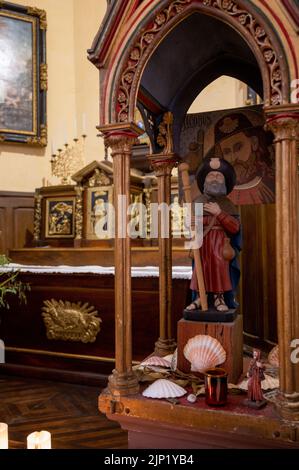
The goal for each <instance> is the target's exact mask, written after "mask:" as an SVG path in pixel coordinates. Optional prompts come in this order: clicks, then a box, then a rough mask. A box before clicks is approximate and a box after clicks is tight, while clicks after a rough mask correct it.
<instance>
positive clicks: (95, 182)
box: [88, 168, 110, 188]
mask: <svg viewBox="0 0 299 470" xmlns="http://www.w3.org/2000/svg"><path fill="white" fill-rule="evenodd" d="M109 185H110V178H108V176H107V175H106V174H105V173H104V172H103V171H101V170H100V169H99V168H96V169H95V171H94V174H93V175H92V177H91V178H89V180H88V186H89V187H90V188H95V187H97V186H109Z"/></svg>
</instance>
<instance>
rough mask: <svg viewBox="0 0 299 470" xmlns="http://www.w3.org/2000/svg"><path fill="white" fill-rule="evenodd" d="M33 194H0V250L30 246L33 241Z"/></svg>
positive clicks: (6, 252)
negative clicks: (0, 232)
mask: <svg viewBox="0 0 299 470" xmlns="http://www.w3.org/2000/svg"><path fill="white" fill-rule="evenodd" d="M33 221H34V194H33V193H14V192H0V231H2V234H1V237H0V250H1V253H5V254H6V255H8V253H9V250H12V249H18V248H24V247H26V246H30V243H31V241H32V239H33Z"/></svg>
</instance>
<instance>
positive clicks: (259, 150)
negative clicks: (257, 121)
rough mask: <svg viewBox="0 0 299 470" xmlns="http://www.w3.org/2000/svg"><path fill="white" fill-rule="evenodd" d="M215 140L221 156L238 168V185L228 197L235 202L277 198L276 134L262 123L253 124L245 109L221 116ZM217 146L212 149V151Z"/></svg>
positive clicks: (260, 201) (272, 201)
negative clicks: (268, 130)
mask: <svg viewBox="0 0 299 470" xmlns="http://www.w3.org/2000/svg"><path fill="white" fill-rule="evenodd" d="M214 132H215V142H216V144H215V145H216V147H217V146H218V149H219V151H221V156H222V158H224V159H225V160H226V161H227V162H229V163H230V164H231V165H232V166H233V167H234V169H235V172H236V177H237V178H236V186H235V188H234V190H233V191H232V193H231V194H230V195H229V198H230V199H231V201H232V202H233V203H234V204H235V205H245V204H271V203H274V202H275V193H274V191H275V189H274V188H275V173H274V172H275V168H274V153H273V147H272V141H273V136H272V134H271V133H267V132H265V131H264V129H263V127H262V126H253V125H252V124H251V122H250V120H249V119H248V117H247V116H246V115H245V114H243V113H234V114H230V115H229V116H226V117H224V118H222V119H220V120H219V121H218V122H217V123H216V125H215V130H214ZM214 152H215V148H214V149H212V150H211V154H213V153H214Z"/></svg>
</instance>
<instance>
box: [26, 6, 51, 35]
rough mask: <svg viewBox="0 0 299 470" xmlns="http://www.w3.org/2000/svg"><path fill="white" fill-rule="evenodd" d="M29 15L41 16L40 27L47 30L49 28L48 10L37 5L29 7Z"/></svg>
mask: <svg viewBox="0 0 299 470" xmlns="http://www.w3.org/2000/svg"><path fill="white" fill-rule="evenodd" d="M27 13H28V15H34V16H38V17H39V24H40V29H43V30H46V29H47V26H48V24H47V12H46V11H45V10H41V9H40V8H36V7H28V8H27Z"/></svg>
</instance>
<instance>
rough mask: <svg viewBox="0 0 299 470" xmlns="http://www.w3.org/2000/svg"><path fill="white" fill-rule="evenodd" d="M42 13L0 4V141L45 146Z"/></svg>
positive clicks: (44, 75)
mask: <svg viewBox="0 0 299 470" xmlns="http://www.w3.org/2000/svg"><path fill="white" fill-rule="evenodd" d="M46 29H47V22H46V12H45V11H44V10H40V9H37V8H34V7H32V8H31V7H24V6H20V5H15V4H11V3H6V2H0V142H1V143H16V144H17V143H19V144H28V145H39V146H46V145H47V121H46V93H47V64H46Z"/></svg>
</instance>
